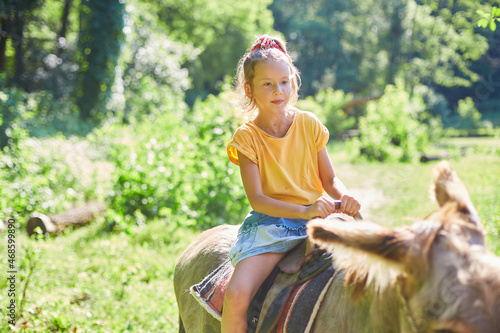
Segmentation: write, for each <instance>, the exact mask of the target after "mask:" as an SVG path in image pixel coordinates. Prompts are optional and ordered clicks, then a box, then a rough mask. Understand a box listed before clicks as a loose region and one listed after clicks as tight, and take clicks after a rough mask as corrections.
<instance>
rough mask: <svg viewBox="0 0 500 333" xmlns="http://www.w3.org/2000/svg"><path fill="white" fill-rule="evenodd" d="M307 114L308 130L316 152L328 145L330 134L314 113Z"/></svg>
mask: <svg viewBox="0 0 500 333" xmlns="http://www.w3.org/2000/svg"><path fill="white" fill-rule="evenodd" d="M307 114H308V116H309V117H308V118H309V122H310V128H311V131H312V136H313V137H314V143H315V145H316V149H317V151H320V150H321V149H323V147H324V146H326V144H327V143H328V140H329V139H330V132H329V131H328V128H326V126H325V125H323V123H322V122H321V121H320V120H319V119H318V117H316V115H315V114H314V113H311V112H307Z"/></svg>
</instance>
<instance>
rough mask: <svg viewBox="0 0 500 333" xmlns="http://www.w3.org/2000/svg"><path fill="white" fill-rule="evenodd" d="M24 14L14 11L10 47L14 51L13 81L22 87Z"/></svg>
mask: <svg viewBox="0 0 500 333" xmlns="http://www.w3.org/2000/svg"><path fill="white" fill-rule="evenodd" d="M24 18H25V16H24V12H22V11H16V12H15V16H14V26H13V28H14V29H13V35H12V45H13V46H14V50H15V51H16V54H15V60H16V74H15V77H14V81H15V82H16V83H18V84H20V85H21V86H22V83H23V81H24V53H23V38H24V37H23V34H24V23H25V22H24Z"/></svg>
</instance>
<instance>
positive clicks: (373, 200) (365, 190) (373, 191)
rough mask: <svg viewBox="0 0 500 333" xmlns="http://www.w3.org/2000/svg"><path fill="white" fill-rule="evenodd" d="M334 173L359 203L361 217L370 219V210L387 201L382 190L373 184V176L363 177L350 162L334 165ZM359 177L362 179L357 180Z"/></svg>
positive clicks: (371, 215)
mask: <svg viewBox="0 0 500 333" xmlns="http://www.w3.org/2000/svg"><path fill="white" fill-rule="evenodd" d="M335 173H336V174H337V175H339V177H340V179H341V180H342V181H343V182H344V183H345V185H346V186H347V188H348V190H349V193H350V194H351V195H353V196H354V197H355V198H356V199H357V200H358V201H359V202H360V203H361V210H360V213H361V215H362V216H363V219H365V220H370V219H372V217H373V213H372V212H373V211H374V210H376V209H378V208H380V207H382V206H383V204H384V203H385V202H386V201H387V198H386V197H385V196H384V192H383V191H382V190H380V189H378V188H377V186H376V185H375V180H374V179H373V178H366V176H365V177H363V175H361V174H360V173H359V172H358V171H356V170H354V168H352V166H351V165H350V164H340V165H338V166H336V167H335ZM360 179H362V181H359V180H360ZM353 180H358V181H353ZM349 184H352V185H349Z"/></svg>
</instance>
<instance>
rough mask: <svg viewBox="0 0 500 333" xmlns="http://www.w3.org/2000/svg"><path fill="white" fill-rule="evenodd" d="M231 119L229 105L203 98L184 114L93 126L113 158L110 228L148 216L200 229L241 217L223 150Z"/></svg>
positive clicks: (239, 195)
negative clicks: (101, 126)
mask: <svg viewBox="0 0 500 333" xmlns="http://www.w3.org/2000/svg"><path fill="white" fill-rule="evenodd" d="M174 110H175V109H174ZM233 121H234V117H233V115H232V111H231V107H230V105H229V104H228V103H227V102H225V101H224V100H223V99H222V98H221V97H213V96H210V97H209V98H208V99H207V100H205V101H203V102H202V101H197V102H196V103H195V105H194V106H193V110H192V111H191V112H187V111H186V110H182V108H177V112H164V113H162V114H156V115H149V116H147V117H143V119H142V120H141V121H137V122H136V123H134V124H133V125H129V126H125V125H113V126H109V127H107V128H103V129H101V130H99V131H98V132H96V136H95V138H94V140H96V142H101V143H103V144H104V145H106V146H107V148H106V150H108V159H109V161H111V162H113V163H115V171H114V173H113V175H112V182H113V184H114V187H113V190H112V192H111V193H110V200H111V204H110V211H109V212H108V219H112V220H113V221H111V224H109V228H110V229H115V230H130V227H131V226H134V225H137V224H138V223H139V224H140V223H141V221H145V219H147V218H152V217H158V218H166V219H167V220H172V219H174V218H175V220H178V221H179V222H180V223H182V224H183V225H188V226H195V227H199V228H202V229H206V228H209V227H213V226H215V225H217V224H223V223H239V222H241V220H242V219H243V217H244V214H246V213H247V212H248V210H249V208H248V203H247V200H246V196H245V193H244V190H243V187H242V185H241V181H240V179H239V174H238V172H235V170H236V169H237V167H235V166H231V165H230V162H229V159H228V157H227V153H226V143H227V142H229V140H230V139H231V136H232V133H233V131H234V126H233Z"/></svg>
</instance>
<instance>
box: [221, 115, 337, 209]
mask: <svg viewBox="0 0 500 333" xmlns="http://www.w3.org/2000/svg"><path fill="white" fill-rule="evenodd" d="M328 138H329V134H328V129H327V128H326V127H325V126H324V125H323V124H322V123H321V122H320V121H319V119H318V118H317V117H316V116H315V115H314V114H313V113H311V112H307V111H297V112H296V114H295V117H294V119H293V122H292V125H291V126H290V128H289V129H288V132H287V133H286V134H285V136H284V137H282V138H277V137H274V136H272V135H269V134H267V133H266V132H264V131H263V130H261V129H260V128H259V127H257V126H256V125H255V124H254V123H253V122H252V121H248V122H246V123H245V124H243V125H242V126H240V127H239V128H238V129H237V130H236V132H235V134H234V136H233V139H232V140H231V142H229V143H228V145H227V154H228V156H229V159H230V160H231V162H233V163H234V164H236V165H239V162H238V151H240V152H241V153H242V154H243V155H245V156H246V157H248V158H249V159H250V160H251V161H252V162H254V163H255V164H257V165H258V166H259V172H260V179H261V182H262V190H263V193H264V194H265V195H266V196H268V197H271V198H274V199H277V200H281V201H285V202H288V203H293V204H299V205H310V204H312V203H314V202H315V201H316V200H317V199H318V198H319V197H320V196H321V194H322V193H323V185H322V184H321V179H320V177H319V168H318V152H319V151H320V150H321V149H322V148H323V147H324V146H325V145H326V143H327V142H328Z"/></svg>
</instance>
